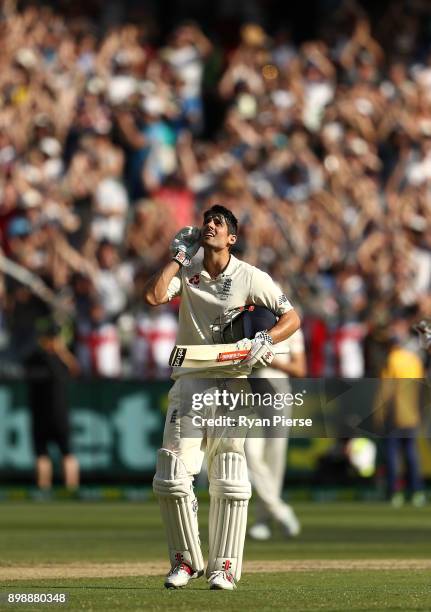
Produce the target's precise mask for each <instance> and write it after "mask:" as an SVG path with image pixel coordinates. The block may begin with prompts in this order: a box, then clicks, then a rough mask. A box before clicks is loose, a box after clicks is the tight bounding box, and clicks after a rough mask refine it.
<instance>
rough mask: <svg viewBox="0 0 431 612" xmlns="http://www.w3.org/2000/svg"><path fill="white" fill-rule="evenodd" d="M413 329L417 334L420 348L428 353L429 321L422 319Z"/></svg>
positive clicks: (430, 330) (430, 339)
mask: <svg viewBox="0 0 431 612" xmlns="http://www.w3.org/2000/svg"><path fill="white" fill-rule="evenodd" d="M413 329H414V330H415V331H417V332H418V333H419V340H420V343H421V347H422V348H423V349H425V350H426V351H429V350H430V348H431V321H427V320H426V319H423V320H422V321H419V323H418V324H417V325H415V326H414V327H413Z"/></svg>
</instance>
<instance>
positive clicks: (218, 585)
mask: <svg viewBox="0 0 431 612" xmlns="http://www.w3.org/2000/svg"><path fill="white" fill-rule="evenodd" d="M208 582H209V585H210V589H211V590H212V591H215V590H218V591H233V590H234V589H236V584H235V580H234V579H233V576H232V574H231V573H230V572H228V571H226V570H218V571H216V572H212V574H211V575H210V577H209V578H208Z"/></svg>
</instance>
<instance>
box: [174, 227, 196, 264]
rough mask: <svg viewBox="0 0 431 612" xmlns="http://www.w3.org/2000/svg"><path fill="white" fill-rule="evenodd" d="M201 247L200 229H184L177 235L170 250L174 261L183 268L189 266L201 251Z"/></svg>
mask: <svg viewBox="0 0 431 612" xmlns="http://www.w3.org/2000/svg"><path fill="white" fill-rule="evenodd" d="M200 246H201V231H200V229H199V228H198V227H191V226H188V227H183V229H182V230H180V231H179V232H178V234H176V235H175V237H174V239H173V240H172V242H171V246H170V247H169V250H170V252H171V254H172V259H173V260H174V261H176V262H177V263H179V264H180V265H181V266H189V265H190V262H191V260H192V258H193V257H194V256H195V255H196V253H197V252H198V251H199V247H200Z"/></svg>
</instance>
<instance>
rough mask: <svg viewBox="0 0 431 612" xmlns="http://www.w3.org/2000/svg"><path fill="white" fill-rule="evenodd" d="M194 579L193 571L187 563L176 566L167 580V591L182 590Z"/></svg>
mask: <svg viewBox="0 0 431 612" xmlns="http://www.w3.org/2000/svg"><path fill="white" fill-rule="evenodd" d="M192 577H193V570H192V568H191V567H190V565H187V563H178V565H175V566H174V567H173V568H172V569H171V571H170V572H169V574H168V575H167V576H166V579H165V587H166V588H167V589H182V588H183V587H185V586H186V585H187V584H188V583H189V580H191V579H192Z"/></svg>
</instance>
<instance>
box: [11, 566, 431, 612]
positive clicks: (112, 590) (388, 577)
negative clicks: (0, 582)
mask: <svg viewBox="0 0 431 612" xmlns="http://www.w3.org/2000/svg"><path fill="white" fill-rule="evenodd" d="M429 585H430V576H429V572H424V571H418V572H415V573H414V574H413V575H406V573H405V572H401V571H390V572H388V571H381V572H377V573H376V572H372V573H371V572H353V571H344V572H343V573H342V575H340V574H339V573H334V572H331V573H330V572H319V573H316V574H313V573H311V572H304V573H297V574H290V575H286V574H284V573H283V574H253V575H251V574H250V575H246V576H244V578H243V579H242V580H241V585H240V587H239V588H238V589H237V590H236V591H234V592H229V593H227V592H220V591H208V588H207V585H206V582H205V580H203V579H202V578H201V579H199V580H196V581H194V582H193V583H191V584H190V585H189V586H188V587H187V588H186V589H182V590H179V591H166V590H165V589H163V588H161V583H160V578H156V577H151V578H145V579H144V578H118V579H115V580H113V579H112V578H111V579H104V580H102V579H92V580H91V581H90V580H88V579H87V580H79V581H78V580H50V581H39V582H38V583H37V584H36V585H35V584H34V582H29V581H26V582H22V583H20V584H19V587H18V585H17V583H16V582H15V583H11V584H10V586H3V587H1V588H0V591H1V590H4V591H9V592H22V591H26V590H28V592H54V590H55V591H57V592H67V593H68V597H69V602H68V605H67V607H65V608H64V609H67V610H88V611H89V610H163V611H165V610H221V611H223V612H226V610H235V611H238V612H239V611H242V610H246V611H247V612H248V611H250V610H297V611H298V610H299V611H301V610H331V611H334V610H340V611H342V612H345V611H346V610H363V611H367V610H430V609H431V594H430V586H429ZM20 608H21V609H23V608H24V607H23V606H22V607H21V606H20ZM4 609H6V607H5V608H4ZM9 609H10V610H12V609H13V606H9ZM24 609H26V610H28V609H37V610H45V609H51V610H52V609H53V606H51V607H48V606H43V605H39V606H37V608H36V606H35V607H34V608H31V607H30V606H29V605H27V606H25V608H24ZM57 609H59V608H58V607H57ZM60 609H62V608H61V607H60Z"/></svg>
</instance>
